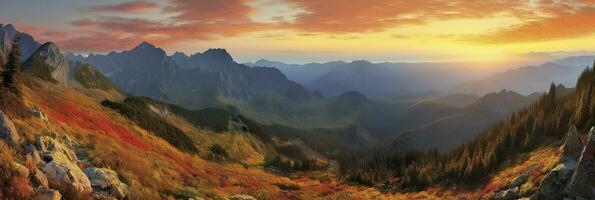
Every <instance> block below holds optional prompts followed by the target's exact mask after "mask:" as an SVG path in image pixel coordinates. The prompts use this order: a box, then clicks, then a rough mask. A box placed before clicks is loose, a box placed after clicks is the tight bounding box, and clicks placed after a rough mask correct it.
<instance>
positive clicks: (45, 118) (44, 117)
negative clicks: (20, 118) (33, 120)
mask: <svg viewBox="0 0 595 200" xmlns="http://www.w3.org/2000/svg"><path fill="white" fill-rule="evenodd" d="M31 113H33V116H35V117H37V118H39V119H41V120H42V121H44V122H48V116H47V115H45V113H43V112H41V111H39V110H37V108H35V107H32V108H31Z"/></svg>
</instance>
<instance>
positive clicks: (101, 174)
mask: <svg viewBox="0 0 595 200" xmlns="http://www.w3.org/2000/svg"><path fill="white" fill-rule="evenodd" d="M83 171H84V173H85V175H87V177H88V178H89V180H90V181H91V186H92V187H93V188H94V190H95V191H104V192H107V193H108V194H109V195H110V196H113V197H115V198H118V199H123V198H125V197H126V196H127V195H128V192H129V188H128V186H127V185H126V184H124V183H122V182H121V181H120V179H119V178H118V173H116V172H115V171H113V170H111V169H107V168H97V167H89V168H86V169H84V170H83Z"/></svg>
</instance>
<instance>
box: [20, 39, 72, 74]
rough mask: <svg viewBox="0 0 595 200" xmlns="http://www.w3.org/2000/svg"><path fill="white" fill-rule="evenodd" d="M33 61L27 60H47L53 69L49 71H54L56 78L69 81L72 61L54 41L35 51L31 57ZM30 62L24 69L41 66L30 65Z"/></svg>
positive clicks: (46, 62)
mask: <svg viewBox="0 0 595 200" xmlns="http://www.w3.org/2000/svg"><path fill="white" fill-rule="evenodd" d="M29 60H31V61H27V62H28V63H34V62H33V60H39V61H43V62H45V64H47V65H48V66H49V67H51V69H49V71H51V72H52V74H51V76H52V78H54V79H55V80H57V81H58V82H60V83H67V82H68V76H69V70H70V62H69V61H68V59H67V58H66V56H64V55H63V54H62V53H61V52H60V49H59V48H58V46H57V45H56V44H55V43H53V42H47V43H45V44H43V45H41V47H39V48H38V49H37V51H35V53H33V54H32V55H31V57H30V58H29ZM29 65H30V64H26V65H25V66H24V70H28V68H32V67H39V66H29Z"/></svg>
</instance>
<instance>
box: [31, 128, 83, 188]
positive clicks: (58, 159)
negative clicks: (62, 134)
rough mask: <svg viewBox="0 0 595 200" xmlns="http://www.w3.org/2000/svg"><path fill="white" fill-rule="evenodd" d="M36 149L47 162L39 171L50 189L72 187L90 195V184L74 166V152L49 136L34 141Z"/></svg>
mask: <svg viewBox="0 0 595 200" xmlns="http://www.w3.org/2000/svg"><path fill="white" fill-rule="evenodd" d="M36 145H37V148H38V149H40V151H42V152H43V156H42V159H43V160H44V161H46V162H48V163H47V164H46V165H45V166H43V168H42V169H41V170H42V171H43V172H44V173H45V175H46V177H47V179H48V183H49V186H50V187H52V188H65V187H72V188H74V189H75V190H76V191H78V192H81V193H91V192H92V191H93V190H92V188H91V183H90V181H89V179H88V178H87V176H86V175H85V173H83V171H82V170H81V169H80V168H79V167H78V165H77V164H76V161H77V157H76V154H75V153H74V150H72V148H71V147H70V146H68V145H66V144H64V143H63V142H61V141H59V140H57V139H54V138H51V137H49V136H41V137H38V138H37V139H36Z"/></svg>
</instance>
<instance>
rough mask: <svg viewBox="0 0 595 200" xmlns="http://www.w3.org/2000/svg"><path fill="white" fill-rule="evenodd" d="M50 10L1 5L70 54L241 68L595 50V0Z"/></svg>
mask: <svg viewBox="0 0 595 200" xmlns="http://www.w3.org/2000/svg"><path fill="white" fill-rule="evenodd" d="M52 3H53V4H59V6H62V7H65V8H61V7H58V6H56V8H55V10H52V7H51V6H53V5H48V6H46V7H44V8H45V9H36V7H35V6H26V5H31V4H39V2H38V1H34V0H23V1H18V2H14V3H13V2H8V3H7V2H5V3H3V5H4V4H9V5H7V6H3V8H0V13H6V14H3V16H1V17H0V23H13V24H16V25H17V28H18V29H21V30H25V31H27V32H31V33H32V34H33V35H34V36H35V37H37V38H39V40H41V41H55V42H57V43H58V44H59V45H60V46H61V47H62V48H63V49H66V50H68V51H72V52H80V53H89V52H106V51H109V50H122V49H129V48H132V47H133V46H135V45H136V44H138V43H139V42H141V41H143V40H146V41H149V42H152V43H155V44H157V45H158V46H161V47H163V48H164V49H165V50H167V51H168V52H170V53H173V52H174V51H184V52H186V53H193V52H200V51H204V50H205V49H207V48H214V47H221V48H226V49H228V50H229V51H230V52H232V54H233V55H234V56H235V57H236V58H237V59H239V60H243V61H250V60H256V59H258V58H268V59H273V60H284V61H289V62H307V61H324V60H337V59H343V60H354V59H368V60H373V61H436V60H474V61H477V60H479V61H492V60H510V59H516V58H518V57H519V55H522V54H525V53H528V52H550V51H580V50H594V49H595V34H594V33H595V1H593V0H529V1H518V0H515V1H507V0H481V1H477V0H451V1H445V0H423V1H419V0H341V1H326V0H216V1H215V0H167V1H156V0H124V1H120V0H109V1H102V2H80V1H74V0H56V1H52ZM10 4H14V5H10ZM21 4H23V5H21ZM38 7H43V6H38ZM60 9H64V10H60ZM15 10H18V12H16V11H15ZM23 13H24V14H23ZM60 13H63V14H62V15H61V14H60Z"/></svg>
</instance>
